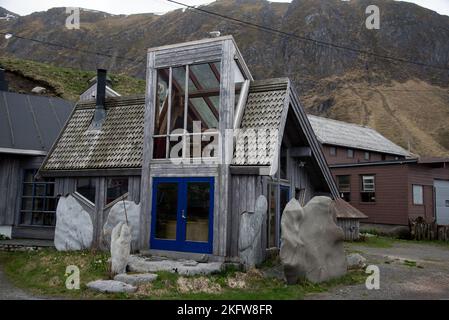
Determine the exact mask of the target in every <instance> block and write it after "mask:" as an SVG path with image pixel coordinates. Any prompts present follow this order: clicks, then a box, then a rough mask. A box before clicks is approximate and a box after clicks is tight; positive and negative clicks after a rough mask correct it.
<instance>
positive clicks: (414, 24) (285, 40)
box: [0, 0, 449, 156]
mask: <svg viewBox="0 0 449 320" xmlns="http://www.w3.org/2000/svg"><path fill="white" fill-rule="evenodd" d="M372 4H375V5H377V6H378V7H379V8H380V17H381V18H380V19H381V20H380V29H379V30H368V29H367V28H366V26H365V20H366V18H367V16H368V15H367V14H366V13H365V10H366V8H367V7H368V6H369V5H372ZM202 8H204V9H205V10H208V11H212V12H216V13H219V14H223V15H227V16H232V17H234V18H237V19H241V20H243V21H249V22H252V23H256V24H259V25H263V26H267V27H270V28H275V29H279V30H282V31H283V32H285V33H284V34H277V33H271V32H266V31H263V30H260V29H257V28H252V27H248V26H244V25H242V24H238V23H234V22H231V21H229V20H225V19H222V18H218V17H217V16H212V15H208V14H205V13H199V12H198V11H195V10H191V9H187V10H175V11H172V12H169V13H167V14H164V15H155V14H136V15H111V14H107V13H104V12H98V11H90V10H82V11H81V19H80V20H81V28H80V29H79V30H69V29H67V28H65V20H66V18H67V16H68V15H67V14H66V12H65V8H53V9H50V10H48V11H46V12H36V13H33V14H30V15H27V16H23V17H18V18H16V19H10V20H0V32H11V33H13V34H17V35H20V36H23V37H30V38H35V39H39V40H44V41H50V42H54V43H58V44H61V45H63V46H66V47H75V48H77V49H78V50H85V51H97V52H104V53H107V54H109V55H111V57H104V56H98V55H92V54H88V53H86V52H81V51H72V50H69V49H66V48H55V47H49V46H44V45H42V44H41V43H38V42H30V41H26V40H21V39H17V38H11V39H9V40H6V39H3V37H2V39H1V40H0V52H1V54H2V55H7V56H12V57H16V58H26V59H32V60H36V61H40V62H46V63H50V64H54V65H58V66H65V67H73V68H79V69H84V70H93V69H95V68H97V67H105V68H107V69H109V70H111V71H113V72H117V73H125V74H127V75H131V76H134V77H138V78H143V76H144V73H145V51H146V49H147V48H149V47H153V46H158V45H163V44H169V43H176V42H180V41H186V40H195V39H200V38H204V37H207V35H208V33H209V32H210V31H214V30H219V31H220V32H221V33H222V34H232V35H233V36H234V37H235V39H236V41H237V43H238V45H239V48H240V49H241V51H242V53H243V56H244V57H245V60H246V62H247V63H248V65H249V66H250V68H251V70H252V72H253V75H254V76H255V78H266V77H276V76H288V77H290V78H291V79H292V80H293V82H294V84H295V86H296V87H297V89H298V90H299V92H300V94H301V96H302V101H303V103H304V105H305V107H306V108H307V109H308V111H309V112H311V113H315V114H320V115H324V116H328V117H332V118H336V119H341V120H345V121H351V122H355V123H359V124H364V125H368V126H371V127H374V128H376V129H377V130H379V131H380V132H381V133H382V134H384V135H385V136H387V137H388V138H390V139H392V140H393V141H395V142H397V143H398V144H400V145H401V146H403V147H405V148H410V150H411V151H413V152H416V153H418V154H422V155H437V156H443V155H449V128H448V127H449V126H448V125H447V123H448V120H449V91H448V84H449V71H448V70H447V69H444V68H449V17H448V16H442V15H439V14H437V13H435V12H433V11H430V10H427V9H424V8H422V7H419V6H417V5H414V4H411V3H406V2H400V1H392V0H351V1H341V0H293V1H292V2H291V3H275V2H268V1H265V0H218V1H216V2H214V3H211V4H210V5H207V6H203V7H202ZM0 13H1V12H0ZM0 15H1V14H0ZM286 34H287V35H286ZM288 34H289V35H288ZM305 38H307V39H315V40H318V41H321V42H332V43H335V44H337V45H338V46H345V47H351V48H355V49H360V50H362V51H368V52H373V53H376V54H377V55H381V56H394V57H399V58H400V59H403V60H410V61H414V62H416V64H414V63H404V62H398V61H393V60H388V59H380V58H378V57H373V56H370V55H366V54H363V53H360V52H357V51H349V50H343V49H339V48H335V47H329V46H326V45H321V44H319V43H316V42H315V43H314V42H311V41H306V40H304V39H305ZM420 63H424V64H429V65H435V66H439V68H432V67H426V66H422V65H420Z"/></svg>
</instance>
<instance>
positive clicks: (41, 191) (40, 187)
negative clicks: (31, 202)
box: [34, 183, 47, 197]
mask: <svg viewBox="0 0 449 320" xmlns="http://www.w3.org/2000/svg"><path fill="white" fill-rule="evenodd" d="M45 188H46V185H45V184H41V183H39V184H35V189H34V195H35V196H38V197H43V196H46V195H47V193H46V189H45Z"/></svg>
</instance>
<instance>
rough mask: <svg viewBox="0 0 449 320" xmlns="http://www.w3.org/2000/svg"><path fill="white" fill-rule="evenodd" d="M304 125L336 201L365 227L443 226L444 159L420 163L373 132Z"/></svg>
mask: <svg viewBox="0 0 449 320" xmlns="http://www.w3.org/2000/svg"><path fill="white" fill-rule="evenodd" d="M309 120H310V123H311V124H312V127H313V129H314V131H315V133H316V135H317V138H318V140H319V141H320V142H321V144H322V148H323V151H324V155H325V157H326V160H327V162H328V164H329V167H330V168H331V172H332V174H333V175H334V177H335V180H336V182H337V185H338V188H339V192H340V195H341V197H342V198H343V199H345V200H346V201H348V202H349V203H350V204H351V205H352V206H354V207H355V208H357V209H359V210H360V211H362V212H363V213H364V214H366V215H367V216H368V218H367V219H366V220H365V221H364V222H367V223H376V224H385V225H408V221H409V218H411V219H415V218H417V217H419V216H421V217H423V218H425V220H426V221H428V222H432V221H436V222H437V224H439V225H449V158H427V159H425V158H420V157H419V156H417V155H414V154H412V153H410V152H408V151H406V150H404V149H403V148H401V147H400V146H398V145H396V144H394V143H393V142H391V141H390V140H388V139H387V138H385V137H384V136H382V135H381V134H380V133H378V132H377V131H375V130H373V129H371V128H368V127H363V126H359V125H355V124H350V123H346V122H342V121H336V120H331V119H326V118H321V117H316V116H309Z"/></svg>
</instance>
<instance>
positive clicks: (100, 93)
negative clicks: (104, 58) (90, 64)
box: [96, 69, 107, 108]
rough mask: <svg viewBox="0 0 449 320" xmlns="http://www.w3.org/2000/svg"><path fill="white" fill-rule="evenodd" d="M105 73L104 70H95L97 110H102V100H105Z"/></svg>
mask: <svg viewBox="0 0 449 320" xmlns="http://www.w3.org/2000/svg"><path fill="white" fill-rule="evenodd" d="M106 73H107V71H106V70H105V69H98V70H97V96H96V98H97V108H98V107H103V108H104V100H105V98H106Z"/></svg>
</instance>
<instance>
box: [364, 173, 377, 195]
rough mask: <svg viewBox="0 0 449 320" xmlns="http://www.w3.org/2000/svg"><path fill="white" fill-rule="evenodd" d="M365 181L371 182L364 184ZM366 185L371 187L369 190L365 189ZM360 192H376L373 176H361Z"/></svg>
mask: <svg viewBox="0 0 449 320" xmlns="http://www.w3.org/2000/svg"><path fill="white" fill-rule="evenodd" d="M366 180H372V181H373V182H366ZM367 184H368V185H372V187H371V188H367ZM362 192H376V177H375V176H374V175H362Z"/></svg>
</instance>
